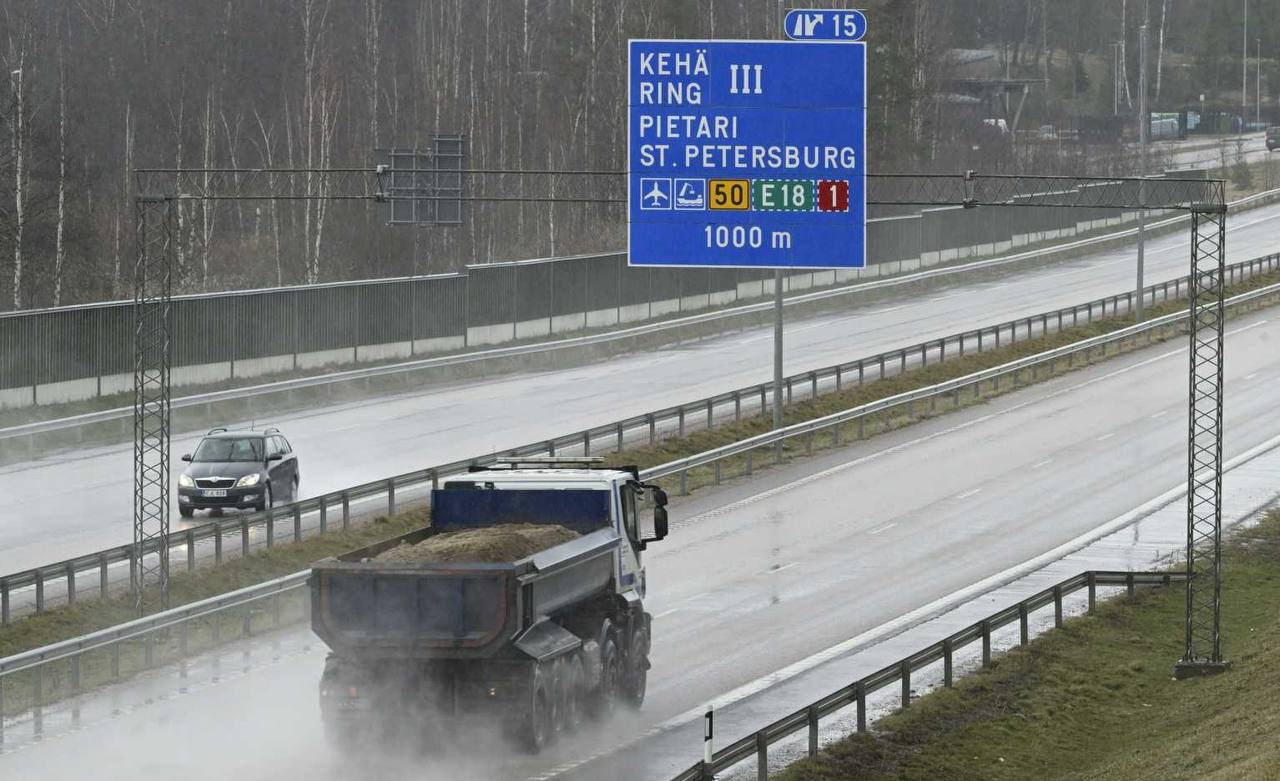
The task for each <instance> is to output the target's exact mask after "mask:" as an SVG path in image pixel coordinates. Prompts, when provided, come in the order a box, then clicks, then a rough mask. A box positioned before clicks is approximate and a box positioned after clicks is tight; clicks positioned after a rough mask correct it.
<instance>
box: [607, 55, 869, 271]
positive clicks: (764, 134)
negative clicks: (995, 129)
mask: <svg viewBox="0 0 1280 781" xmlns="http://www.w3.org/2000/svg"><path fill="white" fill-rule="evenodd" d="M629 55H630V56H629V65H628V70H629V72H630V98H629V109H630V114H629V131H630V134H629V139H628V144H629V146H628V154H627V156H628V180H627V187H628V205H629V209H628V225H627V234H628V242H627V243H628V249H629V255H630V263H631V265H633V266H718V267H748V268H861V267H862V266H863V265H865V257H866V252H865V237H866V211H867V209H866V187H865V184H866V174H865V164H866V163H865V160H864V153H865V150H866V46H865V44H861V43H839V44H837V43H787V42H782V41H631V42H630V51H629Z"/></svg>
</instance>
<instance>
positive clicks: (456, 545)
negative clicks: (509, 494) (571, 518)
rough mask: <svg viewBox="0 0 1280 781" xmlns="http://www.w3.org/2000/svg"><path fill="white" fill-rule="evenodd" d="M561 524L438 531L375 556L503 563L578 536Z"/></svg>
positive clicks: (387, 558)
mask: <svg viewBox="0 0 1280 781" xmlns="http://www.w3.org/2000/svg"><path fill="white" fill-rule="evenodd" d="M579 536H581V535H579V534H578V533H577V532H575V531H573V530H571V529H566V528H565V527H563V526H558V525H552V524H535V523H519V524H516V523H512V524H500V525H498V526H483V527H480V528H477V529H462V530H459V531H453V532H441V533H439V534H435V535H432V536H430V537H428V538H426V539H425V540H423V541H422V542H419V543H416V544H413V545H409V544H401V545H397V546H396V547H394V548H391V549H389V550H385V551H383V552H382V553H379V554H378V555H377V557H376V558H377V559H378V560H379V561H416V562H424V563H449V562H471V563H476V564H505V563H507V562H510V561H519V560H520V559H523V558H525V557H528V556H532V555H533V554H535V553H538V552H540V551H544V550H546V549H548V548H553V547H555V546H556V545H559V544H561V543H564V542H568V541H569V540H573V539H576V538H578V537H579Z"/></svg>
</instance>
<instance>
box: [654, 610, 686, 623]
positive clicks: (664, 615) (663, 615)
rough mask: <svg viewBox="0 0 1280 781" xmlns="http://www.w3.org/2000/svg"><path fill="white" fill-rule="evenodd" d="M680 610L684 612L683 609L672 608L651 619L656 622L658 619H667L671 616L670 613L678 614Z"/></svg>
mask: <svg viewBox="0 0 1280 781" xmlns="http://www.w3.org/2000/svg"><path fill="white" fill-rule="evenodd" d="M681 610H684V608H682V607H673V608H671V609H670V610H664V611H662V612H661V613H659V614H658V615H656V616H654V617H653V619H654V620H655V621H656V620H658V619H659V618H665V617H667V616H669V615H671V614H672V613H679V612H680V611H681Z"/></svg>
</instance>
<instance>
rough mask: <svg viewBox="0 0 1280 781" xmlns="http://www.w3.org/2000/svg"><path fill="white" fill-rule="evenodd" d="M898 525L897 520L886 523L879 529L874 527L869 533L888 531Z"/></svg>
mask: <svg viewBox="0 0 1280 781" xmlns="http://www.w3.org/2000/svg"><path fill="white" fill-rule="evenodd" d="M897 525H898V522H897V521H894V522H893V523H886V524H885V525H884V526H881V527H880V528H879V529H872V530H871V531H869V532H867V534H879V533H880V532H887V531H889V530H890V529H892V528H893V527H895V526H897Z"/></svg>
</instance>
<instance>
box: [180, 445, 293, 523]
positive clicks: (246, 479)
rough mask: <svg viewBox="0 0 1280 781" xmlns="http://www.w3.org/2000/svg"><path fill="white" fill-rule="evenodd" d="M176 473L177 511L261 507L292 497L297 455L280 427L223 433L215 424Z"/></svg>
mask: <svg viewBox="0 0 1280 781" xmlns="http://www.w3.org/2000/svg"><path fill="white" fill-rule="evenodd" d="M182 460H183V461H186V462H187V463H188V464H189V465H188V466H187V468H186V469H184V470H183V471H182V474H181V475H179V476H178V513H179V514H180V515H181V516H182V517H183V518H190V517H191V516H193V515H195V511H196V510H222V509H227V508H233V509H241V510H250V509H252V510H258V511H259V512H261V511H262V510H265V509H267V508H268V507H271V506H273V505H274V504H275V503H276V501H278V500H288V501H297V498H298V483H299V481H300V480H301V475H300V474H299V472H298V457H297V455H296V454H294V452H293V447H292V446H291V445H290V444H289V440H287V439H285V438H284V435H283V434H281V433H280V430H279V429H275V428H268V429H264V430H262V431H228V430H227V429H225V428H215V429H213V430H212V431H210V432H209V433H208V434H206V435H205V437H204V438H203V439H201V440H200V444H199V445H198V446H197V447H196V450H195V452H194V453H191V454H188V455H185V456H183V457H182Z"/></svg>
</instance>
